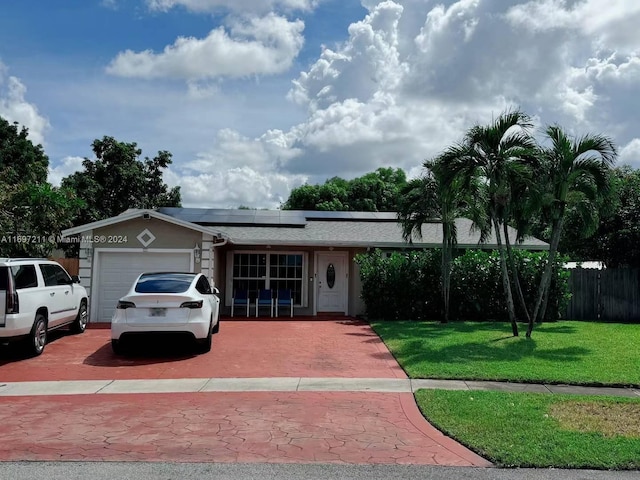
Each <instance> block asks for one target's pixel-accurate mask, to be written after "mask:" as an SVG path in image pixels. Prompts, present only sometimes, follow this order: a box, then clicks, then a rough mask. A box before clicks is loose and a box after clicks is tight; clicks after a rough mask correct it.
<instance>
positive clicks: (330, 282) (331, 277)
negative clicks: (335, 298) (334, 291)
mask: <svg viewBox="0 0 640 480" xmlns="http://www.w3.org/2000/svg"><path fill="white" fill-rule="evenodd" d="M335 284H336V267H334V266H333V263H330V264H329V266H328V267H327V286H328V287H329V288H333V286H334V285H335Z"/></svg>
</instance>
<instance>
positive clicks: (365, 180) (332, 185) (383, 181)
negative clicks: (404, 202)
mask: <svg viewBox="0 0 640 480" xmlns="http://www.w3.org/2000/svg"><path fill="white" fill-rule="evenodd" d="M406 184H407V176H406V174H405V172H404V170H402V169H401V168H396V169H394V168H378V169H377V170H376V171H375V172H371V173H367V174H365V175H363V176H361V177H358V178H354V179H353V180H345V179H343V178H340V177H333V178H330V179H328V180H327V181H326V182H325V183H324V184H322V185H309V184H305V185H302V186H300V187H297V188H294V189H293V190H292V191H291V194H290V195H289V199H288V200H287V201H286V202H285V203H284V204H283V205H282V209H283V210H325V211H331V210H333V211H352V212H355V211H363V212H394V211H397V210H398V201H399V199H400V197H401V195H400V193H401V191H402V189H403V188H405V186H406Z"/></svg>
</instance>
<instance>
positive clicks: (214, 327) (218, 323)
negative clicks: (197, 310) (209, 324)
mask: <svg viewBox="0 0 640 480" xmlns="http://www.w3.org/2000/svg"><path fill="white" fill-rule="evenodd" d="M219 331H220V314H218V321H217V322H216V324H215V325H214V326H213V333H218V332H219Z"/></svg>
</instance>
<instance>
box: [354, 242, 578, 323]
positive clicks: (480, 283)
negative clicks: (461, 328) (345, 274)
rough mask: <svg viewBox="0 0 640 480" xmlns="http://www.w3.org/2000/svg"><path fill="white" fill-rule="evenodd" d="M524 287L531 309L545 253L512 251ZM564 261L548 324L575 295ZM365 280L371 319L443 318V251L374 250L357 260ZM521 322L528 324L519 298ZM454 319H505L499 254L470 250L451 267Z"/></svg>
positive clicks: (560, 259) (553, 291) (554, 287)
mask: <svg viewBox="0 0 640 480" xmlns="http://www.w3.org/2000/svg"><path fill="white" fill-rule="evenodd" d="M514 257H515V260H516V265H517V268H518V271H519V278H520V285H521V287H522V290H523V294H524V297H525V301H526V303H527V305H528V306H529V309H530V310H533V308H532V306H533V304H534V301H535V295H536V293H537V289H538V285H539V284H540V277H541V275H542V271H543V268H544V262H545V261H546V258H547V252H529V251H525V250H516V251H514ZM565 261H566V259H565V258H564V257H562V256H560V255H558V256H556V262H555V263H556V264H555V266H554V273H553V276H552V280H551V288H550V295H549V302H548V306H547V310H546V317H545V320H556V319H558V318H560V317H561V316H562V315H564V312H565V311H566V307H567V303H568V301H569V298H570V296H571V294H570V290H569V284H568V279H569V272H568V271H567V270H566V269H564V268H561V265H562V264H563V263H564V262H565ZM356 262H357V263H358V265H359V266H360V278H361V280H362V294H361V297H362V299H363V300H364V302H365V305H366V309H367V316H368V318H370V319H385V320H435V319H441V318H442V312H443V302H442V294H441V253H440V250H439V249H435V250H424V251H418V250H416V251H405V252H393V253H387V252H383V251H381V250H376V251H374V252H371V253H366V254H360V255H357V256H356ZM513 292H514V302H515V303H516V309H517V314H518V318H519V319H521V320H525V316H524V314H523V312H522V309H521V308H520V305H519V302H518V299H517V298H515V289H513ZM449 318H450V319H451V320H507V319H508V315H507V309H506V302H505V295H504V291H503V287H502V278H501V275H500V262H499V255H498V252H497V251H495V250H492V251H487V250H467V251H464V252H463V253H462V252H460V254H459V255H458V256H457V257H456V258H455V259H454V260H453V262H452V270H451V294H450V313H449Z"/></svg>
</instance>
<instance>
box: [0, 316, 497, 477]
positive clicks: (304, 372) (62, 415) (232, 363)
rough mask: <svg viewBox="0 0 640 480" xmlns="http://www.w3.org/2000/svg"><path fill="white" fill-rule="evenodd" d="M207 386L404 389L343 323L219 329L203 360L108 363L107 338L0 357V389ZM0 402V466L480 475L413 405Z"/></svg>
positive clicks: (404, 396)
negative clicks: (351, 467) (203, 466)
mask: <svg viewBox="0 0 640 480" xmlns="http://www.w3.org/2000/svg"><path fill="white" fill-rule="evenodd" d="M215 377H222V378H234V377H240V378H256V377H305V378H317V377H328V378H338V377H344V378H352V379H354V380H357V379H358V378H379V379H403V378H406V376H405V374H404V372H403V371H402V370H401V369H400V368H399V367H398V365H397V363H396V362H395V360H394V359H393V357H392V356H391V354H390V353H389V351H388V350H387V349H386V347H385V346H384V344H383V343H382V342H381V341H380V340H379V338H378V337H377V335H375V333H373V331H372V330H371V329H370V327H369V326H368V325H366V324H364V323H359V322H353V321H348V320H347V321H283V322H278V321H234V322H231V321H226V322H223V323H222V326H221V333H220V334H219V335H217V336H215V337H214V346H213V349H212V351H211V353H209V354H205V355H192V354H191V353H189V351H188V349H186V350H185V349H183V350H182V351H180V350H179V351H173V352H170V353H169V354H168V355H161V354H158V352H156V353H154V354H152V355H149V354H145V355H134V356H128V357H115V356H114V355H113V354H112V353H111V349H110V345H109V331H108V330H88V331H87V332H85V333H84V334H83V335H78V336H66V335H63V336H61V337H60V338H58V339H56V340H54V341H53V342H52V343H51V344H49V345H48V346H47V349H46V350H45V353H44V354H43V355H42V356H40V357H38V358H32V359H20V358H16V357H15V356H13V355H12V354H11V353H10V352H9V353H7V351H6V350H5V349H0V384H2V383H3V382H25V381H39V380H44V381H51V380H104V379H107V380H108V379H113V380H122V379H146V380H152V379H180V378H215ZM25 385H26V384H25ZM1 392H2V390H1V389H0V425H2V429H0V460H113V461H128V460H145V461H178V462H192V461H194V462H280V463H284V462H322V463H387V464H393V463H411V464H428V465H436V464H437V465H458V466H460V465H468V466H490V463H489V462H487V461H486V460H484V459H482V458H481V457H479V456H477V455H476V454H474V453H473V452H471V451H469V450H467V449H466V448H464V447H463V446H461V445H459V444H458V443H456V442H455V441H453V440H451V439H449V438H447V437H445V436H444V435H442V434H441V433H440V432H439V431H437V430H436V429H435V428H433V427H432V426H431V425H429V423H428V422H426V421H425V420H424V418H423V417H422V415H421V414H420V412H419V410H418V408H417V406H416V404H415V401H414V399H413V395H412V394H411V393H379V392H348V391H347V392H337V391H329V392H325V391H323V392H320V391H269V392H264V391H262V392H258V391H242V392H193V393H158V394H149V393H145V394H138V393H125V394H121V393H95V394H91V395H52V396H13V397H12V396H5V395H2V393H1Z"/></svg>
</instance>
